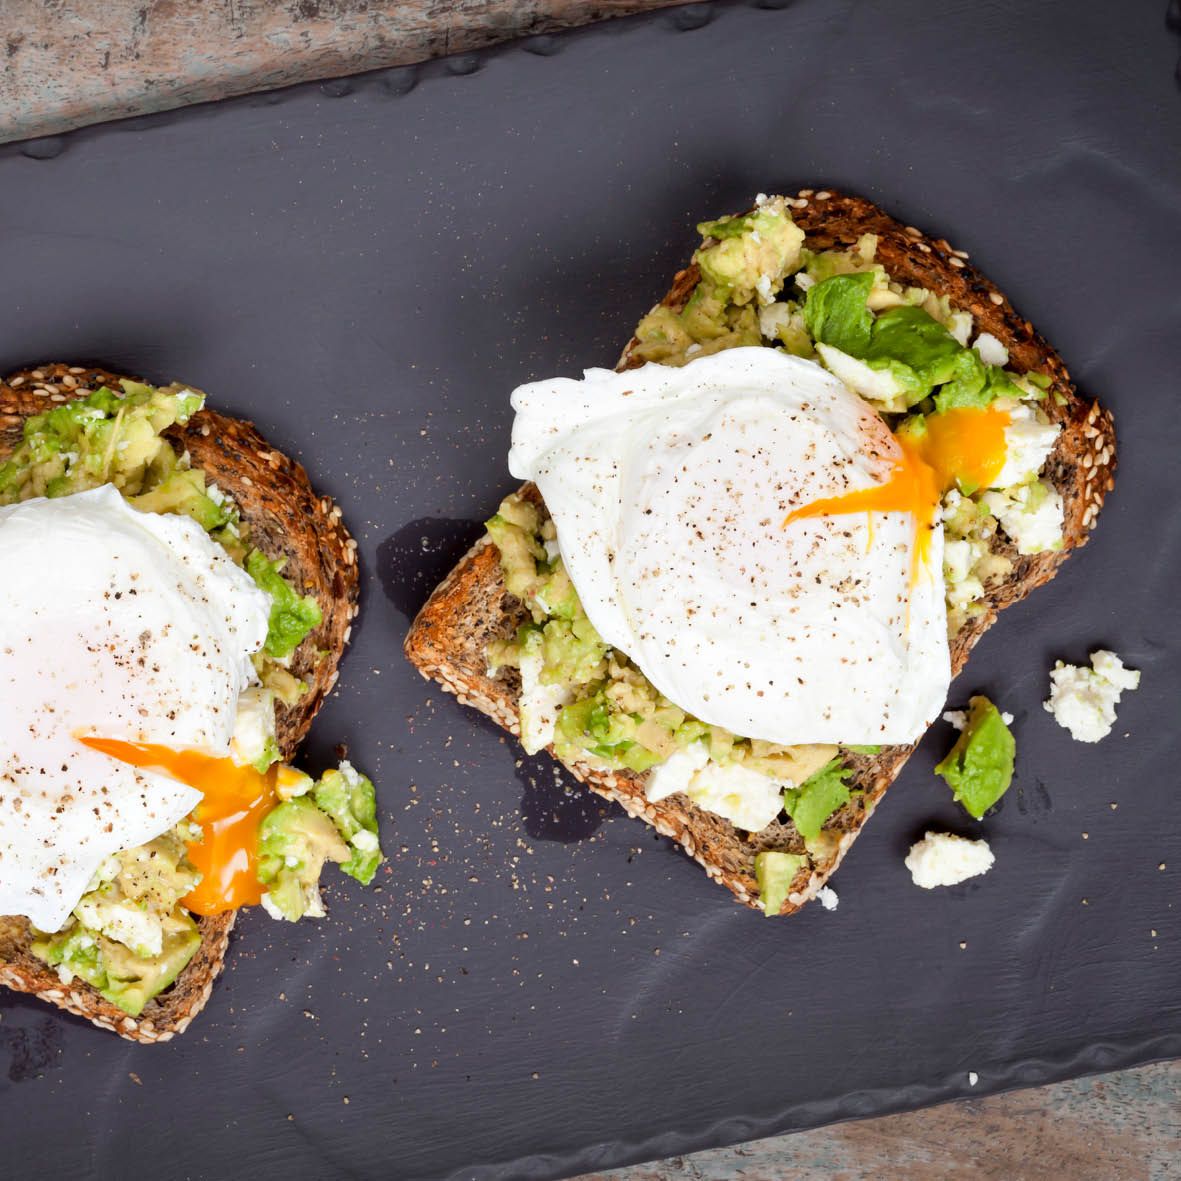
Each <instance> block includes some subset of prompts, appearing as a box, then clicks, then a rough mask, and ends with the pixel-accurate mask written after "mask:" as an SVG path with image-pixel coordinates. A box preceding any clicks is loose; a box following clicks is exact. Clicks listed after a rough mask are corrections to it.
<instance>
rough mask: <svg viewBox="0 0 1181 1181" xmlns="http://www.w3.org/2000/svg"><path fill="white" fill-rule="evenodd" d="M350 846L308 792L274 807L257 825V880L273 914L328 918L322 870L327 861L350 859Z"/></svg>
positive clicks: (294, 919) (278, 915)
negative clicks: (264, 889)
mask: <svg viewBox="0 0 1181 1181" xmlns="http://www.w3.org/2000/svg"><path fill="white" fill-rule="evenodd" d="M350 855H351V854H350V851H349V846H348V845H347V844H346V843H345V841H344V839H343V837H341V835H340V833H339V832H338V831H337V828H336V825H335V824H334V823H333V821H332V818H331V817H330V816H328V814H327V813H325V812H322V811H321V810H320V809H319V808H318V807H316V804H315V803H314V801H313V800H311V799H309V798H308V796H306V795H304V796H296V798H295V799H292V800H287V801H286V802H285V803H282V804H280V805H279V806H278V807H277V808H273V809H272V810H271V811H270V812H268V813H267V814H266V815H265V816H264V817H263V819H262V823H261V824H260V825H259V826H258V880H259V881H260V882H261V883H262V884H263V885H264V886H266V887H267V892H266V893H265V894H264V895H263V898H262V904H263V906H264V908H265V909H266V911H267V913H268V914H269V915H270V916H271V917H272V918H282V919H287V920H288V921H289V922H296V921H297V920H299V919H301V918H304V917H305V916H308V917H311V918H323V917H324V906H323V903H322V902H321V901H320V871H321V870H322V869H323V868H324V862H325V861H335V862H337V863H338V864H340V863H343V862H345V861H348V859H349V857H350Z"/></svg>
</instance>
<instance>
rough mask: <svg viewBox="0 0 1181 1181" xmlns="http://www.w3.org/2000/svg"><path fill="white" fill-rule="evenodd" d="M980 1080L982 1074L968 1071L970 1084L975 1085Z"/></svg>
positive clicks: (970, 1085)
mask: <svg viewBox="0 0 1181 1181" xmlns="http://www.w3.org/2000/svg"><path fill="white" fill-rule="evenodd" d="M979 1081H980V1076H979V1075H978V1074H977V1073H976V1072H975V1071H974V1070H969V1071H968V1086H969V1087H974V1086H975V1085H976V1084H977V1083H978V1082H979Z"/></svg>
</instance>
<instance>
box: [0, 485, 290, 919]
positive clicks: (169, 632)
mask: <svg viewBox="0 0 1181 1181" xmlns="http://www.w3.org/2000/svg"><path fill="white" fill-rule="evenodd" d="M0 569H3V571H4V578H3V580H0V657H2V659H0V731H2V738H3V742H2V744H0V797H2V798H0V913H3V914H22V915H26V916H27V917H28V918H29V919H30V921H31V922H32V923H33V924H34V926H36V927H38V928H40V929H41V930H44V931H55V930H58V929H59V928H60V927H61V926H62V925H63V923H64V922H65V921H66V919H67V918H68V916H69V913H70V911H71V909H72V908H73V907H74V905H75V904H76V903H77V901H78V899H79V898H80V897H81V896H82V895H83V893H84V892H85V891H86V888H87V885H88V883H89V882H90V880H91V877H92V876H93V874H94V873H95V871H96V870H97V869H98V868H99V867H100V866H101V865H102V863H103V861H104V860H105V859H106V858H107V857H108V856H109V855H110V854H112V853H114V852H117V851H118V850H121V849H126V848H131V847H134V846H136V845H140V844H143V843H144V842H146V841H149V840H151V839H152V838H153V837H155V836H158V835H159V834H160V833H162V832H164V831H166V830H167V829H169V828H171V827H172V826H173V825H174V824H176V823H177V822H178V821H179V820H181V819H183V818H184V817H185V816H187V815H188V814H189V813H190V812H191V811H192V810H193V808H194V807H195V806H196V805H197V804H198V802H199V801H200V800H201V799H202V792H201V791H200V790H198V789H197V788H196V787H193V786H188V785H187V784H185V783H182V782H180V781H179V780H178V779H177V778H175V777H173V776H172V775H169V774H164V773H161V772H160V771H159V770H157V769H155V768H154V767H153V766H152V765H143V766H135V765H132V764H130V763H129V762H127V761H125V754H122V753H119V752H121V751H123V750H124V748H125V745H126V744H139V745H141V746H142V747H144V748H145V749H153V748H159V749H165V750H167V751H171V752H177V751H184V752H189V756H190V757H191V758H194V759H199V758H202V757H205V758H208V759H218V760H220V759H224V758H227V757H228V756H229V754H230V741H231V738H232V736H233V732H234V722H235V716H236V712H237V703H238V697H239V694H240V693H241V692H242V691H243V689H245V688H246V687H247V686H248V685H249V684H250V683H251V682H252V681H253V680H254V679H255V678H254V671H253V667H252V665H251V662H250V657H251V655H252V654H253V653H255V652H257V651H258V650H259V649H260V648H261V647H262V645H263V643H264V641H265V639H266V635H267V624H268V617H269V613H270V597H269V596H268V595H267V594H265V593H264V592H263V591H261V590H260V589H259V588H258V587H257V586H256V585H255V583H254V581H253V579H251V577H250V576H249V575H248V574H247V573H246V572H245V571H243V570H241V569H240V568H239V567H237V566H236V565H234V563H233V562H232V561H231V560H230V558H229V556H228V555H227V554H226V553H225V551H224V550H223V549H222V548H221V547H220V546H219V545H217V544H216V543H215V542H214V541H212V540H211V539H210V538H209V537H208V536H207V535H206V533H205V532H204V530H202V529H201V528H200V526H198V525H197V524H196V523H195V522H194V521H191V520H189V519H188V518H187V517H181V516H164V515H157V514H153V513H140V512H137V511H135V510H134V509H133V508H131V507H130V506H129V505H128V504H127V502H126V501H125V500H124V499H123V497H122V496H121V495H120V494H119V492H118V491H117V490H116V489H115V488H114V487H112V486H110V485H107V486H104V487H101V488H97V489H94V490H92V491H88V492H80V493H77V494H75V495H72V496H64V497H61V498H58V499H52V500H46V499H36V500H29V501H25V502H23V503H20V504H16V505H12V506H9V507H6V508H0ZM84 740H85V741H84ZM152 761H153V760H145V763H151V762H152ZM161 761H162V760H155V762H161ZM198 783H199V784H200V780H199V778H198ZM200 785H201V786H204V785H203V784H200Z"/></svg>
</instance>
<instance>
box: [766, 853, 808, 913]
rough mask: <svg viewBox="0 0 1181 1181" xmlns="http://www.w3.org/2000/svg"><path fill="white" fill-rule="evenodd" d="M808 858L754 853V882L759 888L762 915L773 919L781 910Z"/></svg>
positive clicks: (796, 854)
mask: <svg viewBox="0 0 1181 1181" xmlns="http://www.w3.org/2000/svg"><path fill="white" fill-rule="evenodd" d="M807 861H808V858H807V857H805V856H804V854H803V853H776V852H773V851H772V852H766V853H756V854H755V881H756V882H758V886H759V901H760V903H761V905H762V908H763V914H765V915H766V916H767V917H768V918H773V917H774V916H775V915H777V914H778V913H779V912H780V911H781V910H782V909H783V904H784V902H786V901H787V896H788V894H789V893H790V891H791V884H792V882H793V881H794V880H795V876H796V874H797V873H799V872H800V869H801V868H802V867H803V866H804V865H805V864H806V863H807Z"/></svg>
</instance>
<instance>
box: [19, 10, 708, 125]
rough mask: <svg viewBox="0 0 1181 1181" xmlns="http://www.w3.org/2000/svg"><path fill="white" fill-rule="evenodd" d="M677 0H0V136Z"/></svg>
mask: <svg viewBox="0 0 1181 1181" xmlns="http://www.w3.org/2000/svg"><path fill="white" fill-rule="evenodd" d="M683 3H686V0H453V2H451V3H445V4H441V3H439V2H438V0H400V2H398V3H392V2H384V3H383V2H382V0H261V2H260V0H219V2H217V3H214V2H213V0H199V2H196V3H194V2H193V0H71V3H70V4H69V5H65V4H62V3H61V0H4V2H3V3H2V4H0V14H2V17H3V20H2V22H0V40H2V41H3V51H2V56H0V63H2V64H0V142H6V141H9V140H14V139H26V138H32V137H35V136H45V135H56V134H58V133H60V132H62V131H68V130H70V129H71V128H74V127H83V126H85V125H86V124H89V123H101V122H104V121H106V120H109V119H121V118H123V117H125V116H128V115H144V114H149V113H151V112H154V111H166V110H170V109H171V108H174V107H180V106H185V105H187V104H189V103H196V102H206V101H209V100H211V99H217V98H225V97H227V96H229V95H235V94H246V93H252V92H256V91H260V90H273V89H275V88H276V87H279V86H289V85H291V84H292V83H295V82H305V81H308V80H309V79H315V78H336V77H340V76H341V75H343V74H355V73H358V72H360V71H362V70H373V69H378V68H381V67H387V66H400V65H407V64H410V63H412V62H421V61H426V60H428V59H430V58H434V57H440V56H442V55H444V54H448V53H465V52H469V51H471V50H475V49H481V48H484V47H485V46H488V45H494V44H496V43H497V42H499V41H505V40H508V39H509V38H513V37H524V36H535V35H538V34H542V33H546V32H551V31H553V30H556V29H563V28H571V27H573V26H576V25H582V24H587V23H589V22H591V21H596V20H603V19H605V18H607V17H614V16H624V15H628V14H631V13H636V12H641V11H645V10H648V9H654V8H665V7H672V6H674V5H676V4H683Z"/></svg>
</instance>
